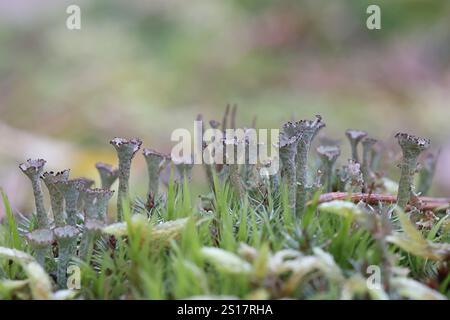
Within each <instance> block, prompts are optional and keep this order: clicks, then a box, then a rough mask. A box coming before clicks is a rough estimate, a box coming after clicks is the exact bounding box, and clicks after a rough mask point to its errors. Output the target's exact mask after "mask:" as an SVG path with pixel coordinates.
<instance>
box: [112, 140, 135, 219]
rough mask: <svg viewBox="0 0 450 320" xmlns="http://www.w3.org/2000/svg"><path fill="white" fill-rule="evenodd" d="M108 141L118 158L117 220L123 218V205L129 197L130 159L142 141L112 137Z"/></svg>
mask: <svg viewBox="0 0 450 320" xmlns="http://www.w3.org/2000/svg"><path fill="white" fill-rule="evenodd" d="M110 143H111V144H112V145H113V146H114V148H116V151H117V156H118V158H119V190H118V192H117V220H119V221H122V220H123V205H124V203H125V200H126V199H128V198H129V180H130V169H131V161H132V159H133V157H134V155H135V154H136V152H137V151H138V150H139V149H140V148H141V144H142V141H141V140H140V139H138V138H134V139H130V140H128V139H124V138H114V139H112V140H111V141H110Z"/></svg>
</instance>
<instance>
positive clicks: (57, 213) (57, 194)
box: [42, 170, 70, 227]
mask: <svg viewBox="0 0 450 320" xmlns="http://www.w3.org/2000/svg"><path fill="white" fill-rule="evenodd" d="M69 172H70V171H69V170H63V171H60V172H56V173H55V172H53V171H50V172H44V173H43V174H42V180H43V181H44V183H45V185H46V186H47V189H48V192H49V194H50V203H51V207H52V213H53V220H54V223H55V225H56V226H57V227H62V226H64V225H65V222H66V221H65V220H66V219H65V212H64V194H63V193H62V192H61V191H60V189H59V188H58V183H60V182H62V181H67V180H68V178H69Z"/></svg>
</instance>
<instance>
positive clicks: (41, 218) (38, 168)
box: [19, 159, 49, 228]
mask: <svg viewBox="0 0 450 320" xmlns="http://www.w3.org/2000/svg"><path fill="white" fill-rule="evenodd" d="M45 163H46V161H45V160H44V159H36V160H31V159H28V160H27V161H26V162H25V163H22V164H20V165H19V168H20V170H22V172H23V173H24V174H25V175H26V176H27V177H28V178H29V179H30V181H31V186H32V188H33V194H34V203H35V206H36V216H37V227H38V228H46V227H48V225H49V221H48V216H47V211H46V209H45V206H44V194H43V192H42V186H41V179H40V177H41V174H42V172H43V170H44V165H45Z"/></svg>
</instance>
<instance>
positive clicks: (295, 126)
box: [20, 108, 436, 287]
mask: <svg viewBox="0 0 450 320" xmlns="http://www.w3.org/2000/svg"><path fill="white" fill-rule="evenodd" d="M227 110H228V109H227ZM235 116H236V110H235V108H233V111H232V121H231V124H232V126H233V127H235V120H234V121H233V119H234V118H235ZM227 117H228V112H226V115H225V117H224V120H223V122H222V127H223V129H224V130H225V127H226V123H227ZM199 119H201V117H200V118H199ZM210 125H211V127H212V128H218V127H219V126H220V125H221V124H220V123H219V122H217V121H214V120H213V121H210ZM324 127H325V123H324V122H323V121H322V118H321V117H320V116H316V118H315V119H314V120H301V121H297V122H287V123H285V124H284V125H283V126H282V129H281V133H280V139H279V156H280V160H281V171H280V173H279V174H276V175H274V176H271V178H270V179H269V182H270V183H271V185H272V186H275V188H274V189H277V188H278V187H279V181H280V180H284V181H285V186H286V187H287V189H288V204H289V207H290V209H291V212H292V213H293V214H294V215H295V216H297V217H298V216H301V214H302V213H303V211H304V209H305V206H306V203H307V201H308V200H309V195H310V191H311V189H313V186H312V185H309V184H308V181H309V180H310V179H308V171H309V170H308V162H309V156H310V149H311V144H312V142H313V139H314V138H315V137H316V136H317V134H318V132H319V131H320V130H321V129H322V128H324ZM346 135H347V137H348V139H349V141H350V145H351V150H352V153H351V154H352V158H351V159H350V160H349V162H348V164H347V165H346V166H344V168H343V169H342V170H338V169H335V164H336V160H337V159H338V157H339V156H340V154H341V151H340V148H339V146H338V145H337V144H336V143H334V142H333V141H331V140H329V141H326V143H325V142H324V143H322V145H320V146H319V147H318V148H317V154H318V156H319V159H320V162H321V169H320V172H321V176H320V179H319V180H320V184H321V186H322V188H323V190H324V191H326V192H331V191H338V190H342V191H344V190H345V191H357V188H360V190H359V191H364V190H366V191H367V190H368V188H369V187H370V185H371V183H372V180H373V178H374V172H375V170H376V166H377V163H378V159H379V157H380V151H379V148H378V147H377V141H376V140H375V139H373V138H369V137H367V133H366V132H364V131H358V130H347V132H346ZM396 137H397V138H398V142H399V144H400V146H401V148H402V151H403V161H402V163H401V165H400V167H401V178H400V182H399V189H398V199H397V204H398V206H399V207H401V208H403V209H404V208H406V206H407V204H408V202H409V201H410V200H411V197H412V196H413V195H414V180H413V178H414V174H415V172H416V167H417V162H418V157H419V155H420V154H421V152H422V151H424V150H425V149H427V148H428V147H429V144H430V142H429V140H427V139H422V138H417V137H414V136H412V135H409V134H405V133H399V134H397V135H396ZM246 142H247V141H245V140H244V141H241V142H238V141H237V140H233V141H230V140H224V144H227V143H228V144H230V143H231V144H233V145H234V146H235V147H236V144H237V143H246ZM360 142H362V145H363V152H362V162H360V161H361V160H360V157H359V154H358V145H359V143H360ZM110 143H111V144H112V145H113V146H114V147H115V149H116V151H117V155H118V163H119V166H118V169H114V168H113V167H112V166H111V165H109V164H105V163H97V164H96V168H97V170H98V172H99V175H100V181H101V188H92V186H93V184H94V181H93V180H90V179H87V178H75V179H70V178H69V170H64V171H61V172H56V173H55V172H43V170H44V165H45V163H46V161H45V160H42V159H37V160H28V161H27V162H25V163H23V164H21V165H20V169H21V170H22V171H23V173H25V174H26V175H27V176H28V178H29V179H30V181H31V184H32V188H33V192H34V199H35V207H36V225H35V229H34V230H33V231H31V232H29V233H28V234H27V235H26V237H27V240H28V242H29V244H30V246H31V247H32V248H33V252H34V255H35V257H36V259H37V261H38V262H39V263H40V264H42V265H43V266H45V259H46V257H53V252H54V250H52V249H53V247H54V246H55V245H56V247H57V249H58V250H57V252H58V259H57V282H58V285H59V286H60V287H64V286H65V285H66V270H67V267H68V264H69V262H70V259H71V257H73V256H78V257H79V258H81V259H83V260H84V261H89V259H90V256H91V254H92V251H93V247H94V243H95V241H96V239H98V238H99V237H100V235H101V230H102V228H103V227H104V226H105V224H106V223H107V222H108V203H109V200H110V199H111V197H112V196H113V193H114V191H112V190H111V186H112V185H113V183H114V182H115V181H116V180H117V179H118V180H119V186H118V192H117V220H118V221H122V220H123V209H124V205H125V204H126V203H127V201H128V200H129V179H130V168H131V164H132V160H133V158H134V156H135V154H136V152H137V151H138V150H139V149H140V148H141V145H142V141H141V140H140V139H130V140H128V139H124V138H114V139H113V140H111V142H110ZM235 149H236V148H235ZM143 155H144V157H145V160H146V163H147V169H148V176H149V184H148V196H147V201H148V205H149V207H152V205H153V204H154V202H155V200H157V199H159V197H158V187H159V182H160V173H161V171H162V170H163V169H164V168H165V167H166V166H167V164H168V163H170V162H171V158H170V157H169V156H168V155H165V154H163V153H159V152H157V151H155V150H152V149H144V150H143ZM427 159H428V162H427V165H426V166H425V169H427V170H428V174H426V175H425V176H424V181H425V182H426V183H424V184H423V185H424V186H423V188H422V187H421V192H426V190H427V186H428V187H429V184H430V176H432V173H433V172H434V167H435V161H436V158H435V157H434V158H433V157H431V159H429V158H427ZM192 167H193V164H192V163H177V164H175V168H176V169H177V172H178V175H179V177H180V180H181V181H183V180H184V179H185V178H188V177H190V176H191V170H192ZM204 167H205V171H206V175H207V178H208V181H209V183H210V185H211V188H212V189H213V176H214V175H215V174H217V175H218V177H219V178H221V179H226V180H228V181H229V182H230V184H231V185H232V186H233V188H234V189H235V192H236V195H237V196H239V197H240V198H244V197H245V196H246V194H247V193H248V192H247V191H248V190H249V186H251V185H252V184H251V183H250V182H251V181H252V180H255V179H252V177H255V172H256V173H257V172H258V170H257V169H258V168H259V169H260V170H261V169H263V168H264V164H259V165H258V166H256V165H250V164H247V163H246V165H245V166H243V168H239V167H238V165H236V164H230V165H211V164H204ZM257 167H258V168H257ZM260 173H261V171H260ZM261 176H262V175H256V177H259V178H261ZM261 179H262V178H261ZM256 180H258V179H256ZM262 180H263V179H262ZM41 181H43V182H44V184H45V186H46V187H47V189H48V192H49V195H50V200H51V209H52V216H53V220H50V219H49V217H48V215H47V210H46V209H45V205H44V196H43V190H42V186H41ZM264 181H266V182H267V180H264ZM253 187H254V184H253ZM422 189H424V190H422Z"/></svg>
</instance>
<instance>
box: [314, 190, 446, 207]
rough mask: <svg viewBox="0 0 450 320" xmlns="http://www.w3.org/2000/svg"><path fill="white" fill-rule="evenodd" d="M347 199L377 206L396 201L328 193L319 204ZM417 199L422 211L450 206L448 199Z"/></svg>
mask: <svg viewBox="0 0 450 320" xmlns="http://www.w3.org/2000/svg"><path fill="white" fill-rule="evenodd" d="M349 197H350V199H351V201H353V202H359V201H364V202H366V203H367V204H378V203H379V202H383V203H395V202H396V201H397V197H396V196H392V195H386V194H377V193H360V192H358V193H352V194H351V195H350V194H349V193H347V192H330V193H324V194H322V195H320V197H319V204H320V203H324V202H329V201H333V200H347V199H349ZM418 199H419V203H421V206H420V209H422V210H434V209H437V208H441V207H446V206H447V207H448V206H449V205H450V198H433V197H418Z"/></svg>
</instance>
